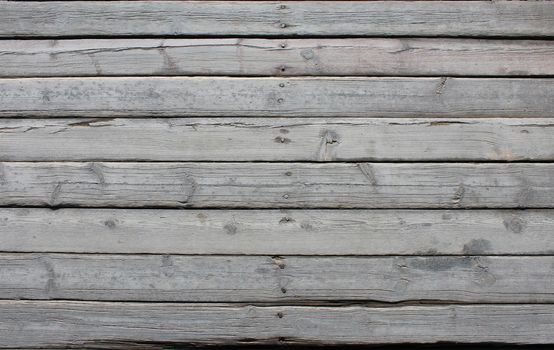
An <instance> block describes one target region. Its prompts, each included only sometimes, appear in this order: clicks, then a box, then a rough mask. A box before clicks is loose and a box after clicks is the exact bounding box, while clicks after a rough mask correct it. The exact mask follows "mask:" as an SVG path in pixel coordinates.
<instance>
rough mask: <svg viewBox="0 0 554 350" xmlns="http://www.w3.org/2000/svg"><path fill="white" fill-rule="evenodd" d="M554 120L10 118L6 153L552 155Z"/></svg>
mask: <svg viewBox="0 0 554 350" xmlns="http://www.w3.org/2000/svg"><path fill="white" fill-rule="evenodd" d="M553 126H554V123H553V121H552V119H549V118H541V119H535V118H529V119H525V120H521V119H517V118H502V119H497V118H495V119H484V118H474V119H465V118H451V119H450V118H432V119H427V118H419V119H403V118H350V119H348V118H294V119H291V118H169V119H166V118H153V119H142V118H133V119H126V118H117V119H113V120H110V119H108V118H103V119H97V118H89V119H80V118H61V119H9V118H4V119H0V160H2V161H67V160H71V161H89V160H96V161H97V160H104V161H110V160H112V161H133V160H134V161H318V162H326V161H442V160H446V161H519V160H538V161H551V160H554V127H553ZM114 140H117V145H116V146H114Z"/></svg>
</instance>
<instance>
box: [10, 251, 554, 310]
mask: <svg viewBox="0 0 554 350" xmlns="http://www.w3.org/2000/svg"><path fill="white" fill-rule="evenodd" d="M553 274H554V257H552V256H541V257H485V256H479V257H475V256H473V257H470V256H466V257H452V256H431V257H350V258H349V257H295V256H292V257H290V256H286V257H273V258H271V257H265V256H179V255H99V254H84V255H83V254H78V255H66V254H0V298H1V299H70V300H104V301H118V300H132V301H173V302H270V301H298V302H304V301H318V300H333V301H340V300H347V301H348V300H359V301H381V302H401V301H411V300H419V301H425V300H431V301H438V300H440V301H456V302H472V303H480V302H486V303H515V302H521V303H552V302H553V301H554V290H553V289H552V275H553Z"/></svg>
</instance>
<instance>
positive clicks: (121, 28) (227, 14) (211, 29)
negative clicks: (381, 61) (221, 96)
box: [0, 1, 554, 37]
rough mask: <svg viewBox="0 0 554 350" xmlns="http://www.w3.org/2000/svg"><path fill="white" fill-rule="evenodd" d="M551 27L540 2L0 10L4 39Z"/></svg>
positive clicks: (60, 5) (77, 5) (479, 32)
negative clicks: (24, 37)
mask: <svg viewBox="0 0 554 350" xmlns="http://www.w3.org/2000/svg"><path fill="white" fill-rule="evenodd" d="M553 21H554V6H552V4H551V3H549V2H542V1H537V2H534V1H533V2H520V1H513V2H512V1H493V2H491V1H455V2H451V1H390V2H389V1H367V2H366V1H344V2H342V1H336V2H321V1H279V2H277V1H242V2H235V1H209V2H204V1H150V2H148V1H131V2H127V1H109V2H108V1H106V2H100V1H98V2H87V1H72V2H50V1H49V2H41V3H36V2H32V3H29V2H10V1H3V2H0V36H2V37H18V36H47V37H53V36H132V35H154V36H158V35H162V36H171V35H195V36H196V35H210V36H216V35H241V36H243V35H246V36H253V35H264V36H302V35H308V36H330V35H340V36H348V35H355V36H393V35H400V36H405V35H419V36H443V35H444V36H489V37H490V36H510V37H517V36H526V37H527V36H539V37H540V36H546V37H550V36H553V35H554V26H553V25H552V23H553ZM322 24H323V25H322Z"/></svg>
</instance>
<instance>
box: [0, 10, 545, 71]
mask: <svg viewBox="0 0 554 350" xmlns="http://www.w3.org/2000/svg"><path fill="white" fill-rule="evenodd" d="M553 7H554V6H553ZM553 56H554V43H552V41H532V40H518V41H513V40H477V39H444V38H443V39H428V38H426V39H410V38H402V39H382V38H366V39H348V38H347V39H281V40H278V39H274V40H268V39H88V40H87V39H84V40H5V41H0V76H3V77H14V76H15V77H33V76H45V77H46V76H116V75H120V76H124V75H236V76H241V75H254V76H274V75H284V76H300V75H327V76H333V75H338V76H341V75H343V76H346V75H350V76H355V75H388V76H463V75H471V76H533V75H554V60H553V59H552V57H553ZM130 62H132V64H129V63H130Z"/></svg>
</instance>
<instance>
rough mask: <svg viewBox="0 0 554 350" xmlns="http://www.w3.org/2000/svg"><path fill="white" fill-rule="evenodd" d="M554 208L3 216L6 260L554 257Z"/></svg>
mask: <svg viewBox="0 0 554 350" xmlns="http://www.w3.org/2000/svg"><path fill="white" fill-rule="evenodd" d="M553 231H554V211H552V210H532V209H528V210H185V211H183V210H164V209H157V210H148V209H133V210H129V209H58V210H50V209H40V208H33V209H27V208H2V209H0V242H2V243H1V245H0V250H1V251H3V252H66V253H135V254H137V253H148V254H261V255H329V254H331V255H436V254H440V255H466V254H477V255H481V254H499V255H502V254H511V255H521V254H523V255H536V254H550V255H552V254H554V239H553V237H552V232H553Z"/></svg>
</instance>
